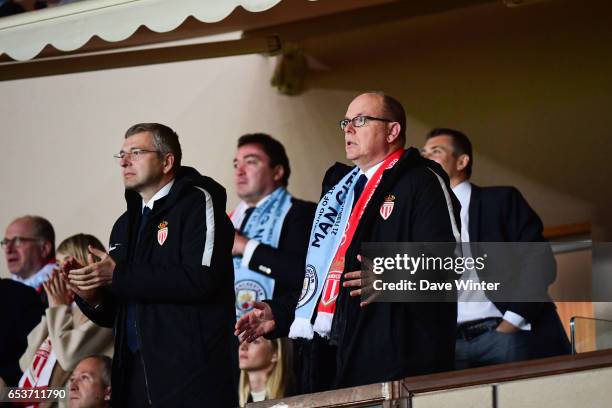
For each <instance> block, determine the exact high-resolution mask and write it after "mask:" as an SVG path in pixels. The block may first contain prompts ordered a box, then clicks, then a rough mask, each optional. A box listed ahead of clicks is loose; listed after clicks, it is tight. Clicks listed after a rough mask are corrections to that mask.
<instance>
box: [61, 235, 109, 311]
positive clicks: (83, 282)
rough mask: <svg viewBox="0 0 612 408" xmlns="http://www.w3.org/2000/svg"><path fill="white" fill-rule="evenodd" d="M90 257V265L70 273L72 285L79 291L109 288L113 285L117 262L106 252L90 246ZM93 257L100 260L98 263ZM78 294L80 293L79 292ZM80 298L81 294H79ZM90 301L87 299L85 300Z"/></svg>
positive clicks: (88, 258)
mask: <svg viewBox="0 0 612 408" xmlns="http://www.w3.org/2000/svg"><path fill="white" fill-rule="evenodd" d="M88 249H89V255H88V257H87V260H88V262H89V265H87V266H85V267H83V268H79V269H73V270H71V271H70V272H69V273H68V279H69V280H70V285H72V286H73V287H74V288H75V290H78V291H91V290H94V289H99V288H102V287H104V286H108V285H110V284H111V283H113V272H114V270H115V261H113V258H111V257H110V256H109V255H108V254H107V253H106V252H104V251H100V250H99V249H96V248H94V247H92V246H91V245H90V246H89V248H88ZM93 255H95V256H97V257H98V258H100V260H99V261H98V262H94V260H93ZM77 293H78V292H77ZM79 296H81V295H80V293H79ZM83 299H85V300H87V301H89V300H88V299H87V298H83Z"/></svg>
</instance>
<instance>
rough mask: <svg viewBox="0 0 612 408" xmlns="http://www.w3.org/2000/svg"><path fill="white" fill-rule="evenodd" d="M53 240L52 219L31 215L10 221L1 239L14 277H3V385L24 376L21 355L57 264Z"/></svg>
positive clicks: (0, 305)
mask: <svg viewBox="0 0 612 408" xmlns="http://www.w3.org/2000/svg"><path fill="white" fill-rule="evenodd" d="M53 241H54V233H53V227H52V226H51V223H50V222H49V221H47V220H46V219H44V218H42V217H37V216H30V215H28V216H24V217H20V218H17V219H15V220H14V221H13V222H11V223H10V224H9V226H8V227H7V228H6V232H5V234H4V238H3V239H2V241H0V244H1V245H2V249H3V250H4V255H5V257H6V263H7V266H8V269H9V271H10V272H11V274H12V277H13V279H12V280H11V279H0V327H2V330H0V388H2V384H3V383H4V384H6V385H8V386H11V387H16V386H17V382H18V381H19V377H21V370H20V369H19V358H20V357H21V355H22V354H23V352H24V351H25V350H26V347H27V345H28V341H27V336H28V333H30V331H31V330H32V329H33V328H34V326H36V325H37V324H38V323H39V322H40V318H41V316H42V314H43V313H44V310H45V308H44V306H43V302H42V300H43V297H44V293H45V292H44V291H43V290H42V284H43V282H45V281H46V280H47V279H48V277H49V275H50V273H51V271H52V270H53V267H54V266H55V246H54V244H53ZM33 288H35V289H39V293H38V294H37V293H36V291H35V290H34V289H33Z"/></svg>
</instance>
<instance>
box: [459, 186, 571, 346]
mask: <svg viewBox="0 0 612 408" xmlns="http://www.w3.org/2000/svg"><path fill="white" fill-rule="evenodd" d="M469 220H470V221H469V234H470V241H472V242H545V241H546V240H545V239H544V237H543V236H542V229H543V225H542V221H541V220H540V217H538V215H537V214H536V213H535V211H533V209H532V208H531V207H530V206H529V204H528V203H527V201H526V200H525V199H524V198H523V196H522V195H521V193H520V192H519V191H518V190H517V189H516V188H514V187H478V186H476V185H474V184H472V194H471V196H470V208H469ZM540 248H542V249H540ZM543 249H544V247H538V248H536V251H538V252H540V251H541V250H543ZM531 255H534V254H531ZM491 259H493V257H491ZM517 259H519V260H520V262H521V264H520V265H517V267H516V268H511V269H512V273H511V274H508V276H504V275H505V274H501V276H496V279H497V280H498V281H499V282H501V283H502V285H504V284H511V280H512V279H517V274H518V276H521V280H522V281H527V279H528V278H529V275H530V274H538V275H542V274H543V276H541V279H538V282H540V283H541V284H542V285H541V287H540V288H531V290H539V292H543V293H542V294H540V295H539V296H541V297H546V296H547V295H546V292H547V290H548V286H547V285H549V284H551V283H552V282H553V281H554V280H555V261H554V258H553V254H552V251H550V250H549V249H548V248H547V250H546V251H545V252H544V253H538V254H535V256H524V254H521V256H518V257H517ZM494 272H495V271H494ZM530 286H531V285H530ZM487 296H491V295H489V294H488V293H487ZM490 300H491V301H493V303H494V304H495V306H496V307H497V308H498V309H499V310H500V311H501V313H502V314H503V313H505V312H506V311H507V310H510V311H512V312H514V313H516V314H519V315H520V316H522V317H523V318H525V319H526V320H527V321H528V322H529V323H530V324H531V325H532V328H531V331H530V333H529V334H530V335H531V347H532V350H531V351H530V354H531V355H532V357H533V358H536V357H548V356H553V355H558V354H567V353H569V351H570V345H569V341H568V339H567V336H566V334H565V332H564V330H563V326H562V324H561V322H560V320H559V316H558V315H557V312H556V307H555V305H554V303H552V302H522V303H518V302H498V301H496V300H495V299H494V298H490Z"/></svg>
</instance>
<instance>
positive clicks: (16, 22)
mask: <svg viewBox="0 0 612 408" xmlns="http://www.w3.org/2000/svg"><path fill="white" fill-rule="evenodd" d="M280 1H281V0H87V1H81V2H75V3H70V4H66V5H63V6H59V7H53V8H48V9H43V10H38V11H35V12H28V13H22V14H17V15H14V16H10V17H4V18H2V19H0V55H1V54H4V53H5V54H7V55H8V56H10V57H11V58H12V59H14V60H18V61H24V60H28V59H32V58H34V57H36V56H37V55H38V54H39V53H40V52H41V51H42V50H43V48H44V47H45V46H46V45H48V44H50V45H52V46H53V47H55V48H57V49H58V50H61V51H74V50H77V49H79V48H80V47H82V46H83V45H84V44H85V43H87V41H89V40H90V39H91V38H92V37H93V36H98V37H100V38H102V39H103V40H105V41H109V42H117V41H122V40H125V39H127V38H128V37H130V36H131V35H132V34H134V32H136V30H137V29H138V28H139V27H140V26H146V27H147V28H149V29H150V30H152V31H154V32H158V33H165V32H169V31H172V30H174V29H175V28H177V27H178V26H179V25H181V24H182V23H183V22H184V21H185V19H187V17H189V16H192V17H194V18H196V19H197V20H199V21H202V22H206V23H213V22H217V21H221V20H223V19H224V18H225V17H227V16H228V15H229V14H230V13H231V12H232V11H233V10H234V9H235V8H236V7H238V6H241V7H243V8H244V9H245V10H247V11H250V12H260V11H265V10H268V9H269V8H271V7H273V6H275V5H276V4H278V3H279V2H280Z"/></svg>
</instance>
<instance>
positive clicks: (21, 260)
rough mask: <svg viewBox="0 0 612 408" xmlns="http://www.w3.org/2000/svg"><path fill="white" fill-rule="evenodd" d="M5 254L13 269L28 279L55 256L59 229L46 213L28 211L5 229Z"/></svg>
mask: <svg viewBox="0 0 612 408" xmlns="http://www.w3.org/2000/svg"><path fill="white" fill-rule="evenodd" d="M4 242H5V245H4V255H5V257H6V263H7V266H8V269H9V271H10V272H11V273H12V274H14V275H16V276H19V277H20V278H22V279H27V278H29V277H30V276H32V275H34V274H35V273H36V272H38V271H39V270H40V269H41V268H42V267H43V266H45V265H46V264H47V263H48V262H50V261H52V260H53V259H54V258H55V232H54V231H53V226H52V225H51V223H50V222H49V221H48V220H46V219H45V218H43V217H39V216H35V215H26V216H23V217H19V218H17V219H15V220H13V221H12V222H11V223H10V224H9V225H8V227H6V231H5V233H4Z"/></svg>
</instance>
